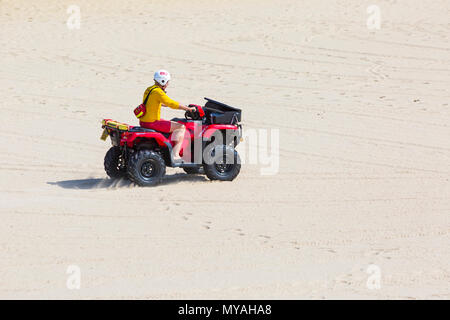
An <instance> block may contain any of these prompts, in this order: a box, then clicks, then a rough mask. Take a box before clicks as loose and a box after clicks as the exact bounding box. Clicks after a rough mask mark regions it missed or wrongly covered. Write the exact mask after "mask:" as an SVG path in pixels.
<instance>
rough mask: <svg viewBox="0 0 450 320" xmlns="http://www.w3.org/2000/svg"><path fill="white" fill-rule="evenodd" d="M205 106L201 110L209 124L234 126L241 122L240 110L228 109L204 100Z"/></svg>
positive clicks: (222, 104) (226, 106) (218, 103)
mask: <svg viewBox="0 0 450 320" xmlns="http://www.w3.org/2000/svg"><path fill="white" fill-rule="evenodd" d="M205 100H206V104H205V107H204V108H203V109H204V111H205V115H206V119H207V121H208V122H209V123H211V124H236V123H238V122H241V114H242V110H241V109H238V108H234V107H230V106H229V105H226V104H225V103H222V102H219V101H215V100H212V99H209V98H205Z"/></svg>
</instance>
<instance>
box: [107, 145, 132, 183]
mask: <svg viewBox="0 0 450 320" xmlns="http://www.w3.org/2000/svg"><path fill="white" fill-rule="evenodd" d="M104 165H105V171H106V174H107V175H108V176H110V177H111V178H113V179H118V178H122V177H125V176H126V174H127V171H126V167H125V159H123V156H122V152H121V150H120V148H119V147H112V148H110V149H109V150H108V152H107V153H106V155H105V161H104Z"/></svg>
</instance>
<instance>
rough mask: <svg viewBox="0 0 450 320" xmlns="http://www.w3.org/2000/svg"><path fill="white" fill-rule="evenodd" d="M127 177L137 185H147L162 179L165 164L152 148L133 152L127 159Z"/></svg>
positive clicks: (154, 183) (152, 184)
mask: <svg viewBox="0 0 450 320" xmlns="http://www.w3.org/2000/svg"><path fill="white" fill-rule="evenodd" d="M127 171H128V177H129V178H130V180H131V181H133V182H134V183H136V184H137V185H140V186H144V187H148V186H154V185H156V184H158V183H160V182H161V181H162V178H163V176H164V174H165V173H166V164H165V162H164V159H163V158H162V157H161V156H160V155H159V153H157V152H155V151H152V150H140V151H137V152H135V153H134V154H133V155H132V156H131V157H130V160H129V161H128V166H127Z"/></svg>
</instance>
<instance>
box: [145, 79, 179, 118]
mask: <svg viewBox="0 0 450 320" xmlns="http://www.w3.org/2000/svg"><path fill="white" fill-rule="evenodd" d="M152 89H153V91H152V93H150V96H149V97H148V100H147V104H146V106H145V108H146V111H145V114H144V116H143V117H142V118H140V119H139V120H140V121H142V122H153V121H157V120H159V119H161V105H163V106H166V107H169V108H172V109H178V107H179V106H180V104H179V103H178V102H176V101H174V100H172V99H170V98H169V97H168V96H167V94H166V93H165V92H164V90H163V89H161V88H160V87H158V86H157V85H153V86H151V87H148V88H147V90H145V92H144V97H143V99H142V102H144V101H145V98H146V97H147V94H148V92H149V91H150V90H152Z"/></svg>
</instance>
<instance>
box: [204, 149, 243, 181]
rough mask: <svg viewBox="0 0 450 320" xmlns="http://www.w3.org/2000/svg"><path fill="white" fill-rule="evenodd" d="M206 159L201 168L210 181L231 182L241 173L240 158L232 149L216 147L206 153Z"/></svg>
mask: <svg viewBox="0 0 450 320" xmlns="http://www.w3.org/2000/svg"><path fill="white" fill-rule="evenodd" d="M208 157H209V160H208V161H207V163H205V164H204V165H203V167H204V168H205V173H206V176H207V177H208V178H209V179H210V180H221V181H232V180H234V178H236V177H237V175H238V174H239V171H241V158H240V157H239V154H238V152H237V151H236V150H235V149H234V148H233V147H230V146H225V145H216V146H214V147H213V148H211V151H209V152H208Z"/></svg>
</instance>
